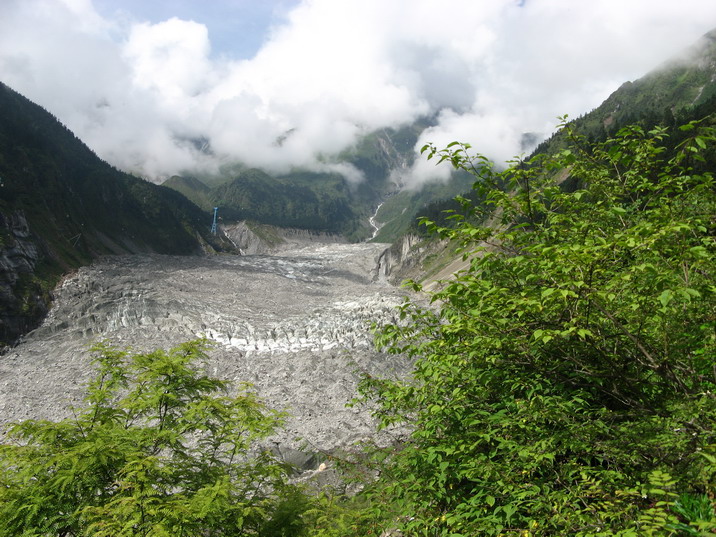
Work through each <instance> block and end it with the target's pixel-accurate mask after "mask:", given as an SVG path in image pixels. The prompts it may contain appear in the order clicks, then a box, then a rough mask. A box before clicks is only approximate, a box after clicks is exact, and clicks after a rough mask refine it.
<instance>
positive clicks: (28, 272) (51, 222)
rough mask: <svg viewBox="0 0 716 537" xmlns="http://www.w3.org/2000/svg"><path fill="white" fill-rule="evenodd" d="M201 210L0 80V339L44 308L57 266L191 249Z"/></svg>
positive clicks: (203, 236) (197, 244)
mask: <svg viewBox="0 0 716 537" xmlns="http://www.w3.org/2000/svg"><path fill="white" fill-rule="evenodd" d="M210 224H211V221H210V216H209V215H208V214H206V213H204V212H203V211H202V210H200V209H199V208H197V207H196V206H195V205H194V204H192V203H191V202H189V201H188V200H187V199H186V198H185V197H184V196H182V195H181V194H179V193H177V192H175V191H173V190H171V189H168V188H164V187H161V186H157V185H153V184H151V183H148V182H146V181H144V180H142V179H138V178H136V177H132V176H130V175H128V174H125V173H122V172H120V171H118V170H116V169H115V168H113V167H112V166H110V165H109V164H107V163H106V162H104V161H102V160H100V159H99V158H98V157H97V156H96V155H95V154H94V153H93V152H92V151H91V150H90V149H89V148H87V146H86V145H85V144H84V143H82V142H81V141H80V140H79V139H77V138H76V137H75V136H74V135H73V134H72V132H70V131H69V130H68V129H67V128H65V127H64V126H63V125H62V124H60V123H59V122H58V121H57V120H56V119H55V118H54V117H53V116H52V115H51V114H49V113H48V112H47V111H45V110H44V109H42V108H41V107H39V106H37V105H35V104H33V103H32V102H30V101H29V100H27V99H26V98H24V97H22V96H21V95H19V94H18V93H16V92H15V91H13V90H12V89H10V88H9V87H7V86H5V85H2V84H0V294H1V295H2V302H1V304H2V311H0V344H3V343H8V342H9V341H11V340H12V339H13V338H14V337H16V336H17V335H18V334H20V333H22V332H23V331H26V330H27V329H28V328H30V327H31V326H33V324H34V323H35V322H36V321H37V320H38V319H39V317H40V316H41V315H42V314H43V313H44V311H45V309H46V305H47V303H48V300H49V292H50V289H51V288H52V285H53V284H54V283H55V282H56V281H57V278H58V277H59V275H61V274H62V273H64V272H66V271H68V270H70V269H72V268H74V267H78V266H80V265H83V264H86V263H88V262H89V261H90V260H91V259H93V258H94V257H96V256H97V255H101V254H109V253H129V252H157V253H167V254H169V253H172V254H191V253H197V252H200V251H201V248H202V243H203V242H205V241H206V240H207V239H209V237H208V231H209V227H210Z"/></svg>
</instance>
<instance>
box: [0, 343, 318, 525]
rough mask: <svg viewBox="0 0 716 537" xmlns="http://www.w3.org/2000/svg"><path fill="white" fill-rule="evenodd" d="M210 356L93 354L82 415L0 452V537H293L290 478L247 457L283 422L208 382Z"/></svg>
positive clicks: (268, 459)
mask: <svg viewBox="0 0 716 537" xmlns="http://www.w3.org/2000/svg"><path fill="white" fill-rule="evenodd" d="M206 345H207V344H206V342H203V341H193V342H189V343H185V344H182V345H180V346H178V347H176V348H173V349H171V350H170V351H168V352H165V351H162V350H157V351H154V352H150V353H147V354H135V355H129V354H128V353H126V352H124V351H119V350H116V349H114V348H111V347H109V346H106V345H100V346H98V347H96V348H95V356H96V358H95V364H96V366H97V375H96V376H95V377H94V379H93V380H92V381H91V382H90V383H89V385H88V387H87V395H86V396H85V403H86V404H85V407H84V408H80V409H75V411H74V412H75V416H74V417H73V418H69V419H66V420H63V421H60V422H50V421H39V420H31V421H25V422H22V423H17V424H14V425H13V426H11V427H10V429H9V439H8V440H9V441H7V443H6V444H4V445H2V446H0V535H7V536H19V535H25V536H31V535H36V536H55V535H56V536H95V537H103V536H106V537H120V536H171V537H181V536H187V537H189V536H192V537H194V536H224V535H226V536H228V535H231V536H238V535H266V536H268V535H300V534H301V532H302V525H301V521H300V514H301V513H300V509H298V508H297V506H302V505H303V504H304V503H305V501H304V500H302V499H301V494H300V492H299V491H297V490H296V489H294V488H292V487H291V486H289V485H287V483H286V472H287V468H285V467H284V466H283V465H282V464H280V463H279V462H278V461H276V460H275V459H274V458H273V457H272V456H270V455H268V454H266V453H254V451H255V450H254V449H253V446H254V444H255V442H256V441H257V440H259V439H261V438H264V437H266V436H267V435H269V434H271V432H273V431H274V430H275V428H276V427H277V426H278V425H279V424H280V422H281V416H280V415H279V414H278V413H276V412H274V411H271V410H268V409H267V408H266V407H264V405H263V404H262V403H261V402H260V401H259V400H258V399H257V398H256V396H255V395H254V394H253V393H252V392H251V391H250V390H249V387H248V386H245V385H244V386H241V387H240V388H239V391H238V393H237V394H231V393H230V386H229V384H228V383H227V382H225V381H222V380H218V379H215V378H212V377H209V376H208V375H206V374H205V373H204V371H203V369H202V367H201V366H202V361H203V359H205V357H206V356H205V351H206ZM304 508H305V507H304Z"/></svg>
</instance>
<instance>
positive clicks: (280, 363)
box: [0, 243, 408, 456]
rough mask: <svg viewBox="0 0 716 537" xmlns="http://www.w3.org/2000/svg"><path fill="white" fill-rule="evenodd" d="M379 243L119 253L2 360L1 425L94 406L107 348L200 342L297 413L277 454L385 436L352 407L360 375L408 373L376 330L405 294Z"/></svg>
mask: <svg viewBox="0 0 716 537" xmlns="http://www.w3.org/2000/svg"><path fill="white" fill-rule="evenodd" d="M383 249H384V246H381V245H376V244H359V245H349V244H318V243H313V244H308V245H306V246H305V247H297V248H295V249H293V250H288V251H283V252H281V254H280V255H274V256H259V255H257V256H212V257H172V256H159V255H138V256H137V255H134V256H119V257H108V258H105V259H102V260H100V261H98V262H96V263H95V264H94V265H92V266H90V267H85V268H82V269H80V270H78V271H77V272H76V273H75V274H74V275H72V276H70V277H68V278H66V279H65V280H64V281H63V282H62V284H61V285H60V286H58V288H57V289H56V301H55V304H54V306H53V308H52V310H51V311H50V313H49V315H48V316H47V318H46V319H45V321H44V323H43V324H42V326H41V327H40V328H38V329H37V330H35V331H33V332H31V333H30V334H28V335H27V336H26V337H25V338H23V340H21V342H20V343H19V344H18V345H17V346H16V347H15V348H13V349H11V350H9V351H8V352H7V353H6V354H5V355H4V356H0V423H2V422H8V421H16V420H22V419H27V418H55V419H56V418H63V417H66V416H68V415H69V407H70V406H71V405H77V404H79V403H80V401H81V396H82V393H83V385H84V383H85V382H86V381H87V380H88V378H89V376H90V374H91V367H90V363H89V361H90V356H89V353H88V350H87V349H88V347H89V346H90V345H91V344H92V343H93V342H96V341H98V340H103V339H106V340H109V342H111V343H113V344H115V345H117V346H120V347H127V346H129V347H131V348H132V349H134V350H136V351H145V350H151V349H155V348H158V347H164V348H167V347H170V346H173V345H176V344H178V343H181V342H183V341H186V340H189V339H194V338H197V337H207V338H209V339H211V340H213V341H215V342H216V343H217V345H216V347H215V348H214V349H213V350H212V352H211V353H210V354H211V362H210V364H209V367H210V372H211V373H213V374H214V375H216V376H219V377H221V378H225V379H230V380H235V381H242V382H243V381H247V382H250V383H253V384H254V385H255V387H256V389H257V391H258V393H259V394H260V395H261V396H262V397H263V398H264V399H265V401H266V402H267V403H268V405H269V406H271V407H273V408H278V409H286V410H287V411H288V412H289V413H290V414H291V418H290V419H289V420H288V422H287V426H286V428H285V430H284V431H282V432H281V433H280V435H279V436H278V437H277V438H275V439H273V441H275V442H276V446H277V450H279V451H281V452H282V453H293V454H294V456H295V453H296V450H299V449H302V448H306V447H307V448H308V450H309V451H311V452H313V453H320V452H325V451H328V452H330V451H332V450H335V449H338V448H342V447H346V446H349V445H350V444H352V443H353V442H355V441H357V440H360V439H365V438H368V437H374V435H375V427H374V423H373V422H372V420H371V418H370V416H369V412H368V411H367V410H366V409H362V408H347V407H346V403H347V402H348V401H349V400H350V399H351V398H352V397H354V396H355V387H356V382H357V373H356V371H361V370H362V371H368V372H372V373H380V374H385V373H386V372H387V373H392V374H396V375H404V374H405V373H406V370H407V368H408V366H407V364H405V363H404V362H402V361H397V360H396V358H394V357H388V356H385V355H381V354H379V353H377V352H376V351H375V350H374V348H373V346H372V334H371V333H370V330H369V325H370V323H371V322H373V321H376V322H383V321H395V320H396V319H395V315H396V310H395V307H396V306H397V305H398V304H399V303H400V302H402V296H401V294H402V293H401V291H400V290H398V289H396V288H394V287H391V286H389V285H388V284H386V283H381V282H380V281H378V278H377V273H376V260H377V257H378V256H379V254H380V253H381V251H382V250H383Z"/></svg>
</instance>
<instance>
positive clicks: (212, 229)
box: [211, 207, 219, 235]
mask: <svg viewBox="0 0 716 537" xmlns="http://www.w3.org/2000/svg"><path fill="white" fill-rule="evenodd" d="M218 211H219V208H218V207H214V222H213V223H212V224H211V233H212V234H213V235H216V213H217V212H218Z"/></svg>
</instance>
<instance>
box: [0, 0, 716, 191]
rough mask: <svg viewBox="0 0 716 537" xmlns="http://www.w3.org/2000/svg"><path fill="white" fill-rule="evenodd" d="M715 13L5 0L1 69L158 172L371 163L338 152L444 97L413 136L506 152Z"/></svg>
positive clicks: (669, 2) (638, 2)
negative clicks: (433, 120) (344, 160)
mask: <svg viewBox="0 0 716 537" xmlns="http://www.w3.org/2000/svg"><path fill="white" fill-rule="evenodd" d="M714 27H716V2H715V1H714V0H679V1H675V0H172V1H170V0H151V1H149V0H0V81H2V82H4V83H5V84H7V85H9V86H10V87H12V88H13V89H15V90H16V91H18V92H20V93H21V94H23V95H25V96H26V97H28V98H29V99H31V100H33V101H34V102H36V103H38V104H40V105H41V106H43V107H44V108H46V109H47V110H48V111H50V112H51V113H52V114H54V115H55V116H56V117H57V118H58V119H59V120H60V121H62V122H63V123H64V124H65V125H66V126H67V127H68V128H69V129H71V130H72V131H73V132H74V133H75V134H76V135H77V136H78V137H80V138H81V139H82V140H83V141H84V142H85V143H87V145H89V146H90V147H91V148H92V149H93V150H94V151H95V152H96V153H97V154H98V155H99V156H100V157H102V158H103V159H105V160H107V161H108V162H110V163H111V164H113V165H115V166H117V167H119V168H121V169H124V170H126V171H129V172H132V173H135V174H137V175H141V176H143V177H146V178H148V179H149V180H152V181H155V182H161V181H162V180H164V179H165V178H167V177H169V176H171V175H174V174H191V173H200V172H202V173H212V172H216V171H217V170H218V169H219V166H220V165H222V164H225V163H231V162H242V163H244V164H247V165H249V166H255V167H262V168H264V169H266V170H267V171H269V172H276V173H282V172H286V171H288V170H290V169H291V168H294V167H302V168H307V169H311V170H315V171H339V172H341V173H343V174H344V175H345V176H346V177H347V178H348V179H349V180H352V181H359V180H361V176H360V172H358V171H357V170H355V169H352V168H350V167H348V166H346V165H345V164H341V163H339V162H337V161H336V159H335V155H337V154H338V153H340V152H341V151H343V150H345V149H347V148H350V147H351V145H353V144H355V142H356V140H358V139H359V137H360V136H362V135H364V134H366V133H368V132H371V131H374V130H377V129H384V128H388V127H398V126H400V125H406V124H410V123H412V122H414V121H416V120H417V119H418V118H420V117H423V116H426V115H434V116H435V117H437V124H436V125H435V126H434V127H431V128H429V129H426V130H425V131H424V132H423V133H422V134H421V137H420V140H419V141H418V144H417V146H416V147H418V148H419V147H420V146H421V145H422V144H424V143H426V142H433V143H435V144H436V145H437V146H444V145H445V144H447V143H448V142H451V141H453V140H460V141H464V142H469V143H470V144H471V145H472V146H473V147H474V148H475V149H476V150H477V151H479V152H480V153H483V154H485V155H487V156H489V157H490V158H493V159H495V160H497V161H505V160H508V159H510V158H511V157H513V156H515V155H518V154H520V152H521V145H520V142H521V140H522V135H523V133H526V132H531V133H537V134H538V135H539V136H543V137H545V136H548V135H549V134H550V133H551V132H553V130H554V128H555V126H556V124H557V123H558V121H557V119H556V118H557V117H558V116H562V115H564V114H568V115H570V116H571V117H576V116H579V115H581V114H583V113H586V112H588V111H590V110H591V109H593V108H595V107H596V106H598V105H599V104H600V103H601V102H602V101H603V100H604V99H606V98H607V97H608V96H609V94H610V93H611V92H613V91H614V90H616V89H617V88H618V87H619V86H620V85H621V84H622V83H624V82H625V81H627V80H634V79H636V78H639V77H641V76H643V75H644V74H646V73H647V72H648V71H649V70H651V69H653V68H655V67H657V66H658V65H660V64H662V63H663V62H664V61H666V60H667V59H669V58H671V57H673V56H674V55H676V54H679V53H680V52H681V51H682V50H684V49H685V48H686V47H688V46H690V45H691V44H693V43H694V42H695V41H696V40H697V39H698V38H699V37H700V36H702V35H703V34H705V33H706V32H708V31H709V30H711V29H713V28H714ZM446 175H447V170H440V169H437V168H436V167H435V166H434V165H433V164H432V163H430V164H429V165H428V163H426V162H425V161H423V160H422V159H418V161H417V164H416V165H415V167H414V168H413V169H412V170H410V171H409V173H407V174H406V176H405V177H403V180H405V181H408V182H412V183H420V182H421V181H424V180H428V179H430V178H435V177H437V178H440V177H445V176H446Z"/></svg>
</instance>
